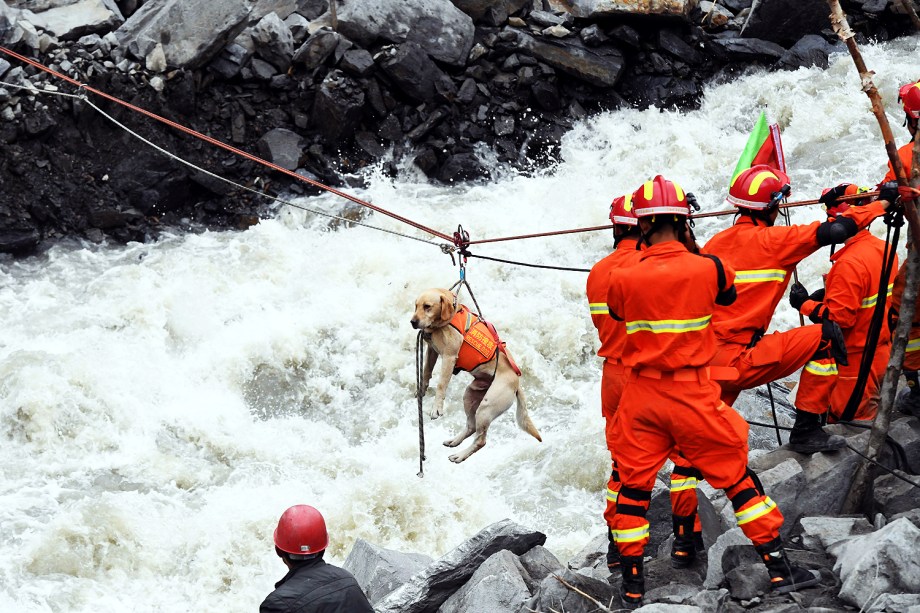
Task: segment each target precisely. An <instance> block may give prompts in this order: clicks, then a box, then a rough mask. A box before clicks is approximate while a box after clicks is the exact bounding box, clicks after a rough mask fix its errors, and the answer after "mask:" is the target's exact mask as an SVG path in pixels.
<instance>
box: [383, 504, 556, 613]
mask: <svg viewBox="0 0 920 613" xmlns="http://www.w3.org/2000/svg"><path fill="white" fill-rule="evenodd" d="M545 541H546V535H544V534H542V533H540V532H536V531H534V530H529V529H527V528H524V527H523V526H520V525H518V524H515V523H514V522H512V521H511V520H509V519H505V520H502V521H500V522H496V523H494V524H492V525H490V526H488V527H486V528H484V529H483V530H482V531H480V532H479V533H478V534H476V535H475V536H473V537H472V538H470V539H468V540H467V541H465V542H464V543H462V544H461V545H460V546H459V547H457V548H456V549H453V550H452V551H449V552H448V553H446V554H445V555H444V556H443V557H441V558H440V559H439V560H437V561H436V562H434V563H433V564H431V565H429V566H428V568H426V569H425V570H423V571H422V572H420V573H418V574H416V575H415V576H414V577H413V578H412V579H411V580H410V581H409V582H408V583H406V584H405V585H403V586H402V587H399V588H397V589H396V590H395V591H394V592H393V593H391V594H389V595H388V596H387V597H386V598H384V599H383V600H382V601H380V602H378V603H377V606H376V607H375V609H374V610H375V611H376V613H423V612H428V611H434V610H436V609H437V608H438V607H439V606H440V605H441V604H442V603H443V602H444V601H445V600H447V599H448V598H449V597H450V595H451V594H452V593H454V592H455V591H456V590H457V589H458V588H459V587H460V586H461V585H463V584H464V583H466V582H467V581H468V580H469V578H470V577H472V576H473V573H474V572H475V571H476V569H477V568H479V566H480V565H481V564H482V562H483V561H485V560H486V559H488V558H489V557H490V556H491V555H492V554H494V553H496V552H498V551H501V550H503V549H507V550H508V551H510V552H512V553H515V554H518V555H520V554H522V553H524V552H525V551H528V550H530V549H531V548H533V547H534V546H535V545H542V544H543V543H544V542H545Z"/></svg>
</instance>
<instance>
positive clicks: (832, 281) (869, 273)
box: [795, 230, 897, 419]
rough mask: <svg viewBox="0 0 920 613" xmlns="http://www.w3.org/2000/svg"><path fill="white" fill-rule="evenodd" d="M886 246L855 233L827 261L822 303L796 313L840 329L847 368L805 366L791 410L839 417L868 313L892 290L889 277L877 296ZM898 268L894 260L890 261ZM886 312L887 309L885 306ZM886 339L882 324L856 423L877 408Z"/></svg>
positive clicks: (854, 371) (888, 346)
mask: <svg viewBox="0 0 920 613" xmlns="http://www.w3.org/2000/svg"><path fill="white" fill-rule="evenodd" d="M884 250H885V241H883V240H881V239H880V238H878V237H875V236H873V235H872V234H870V233H869V232H868V231H865V230H864V231H862V232H859V233H858V234H857V235H856V236H854V237H853V238H851V239H850V240H849V241H847V243H846V244H845V245H844V246H843V248H841V249H839V250H837V252H836V253H834V255H832V256H831V263H832V266H831V270H830V272H829V273H828V274H827V280H826V289H825V293H824V302H815V301H813V300H808V301H806V302H805V304H803V305H802V308H801V309H800V311H801V312H802V313H803V314H805V315H809V316H811V315H815V316H823V315H825V314H826V315H827V316H828V317H829V318H830V319H832V320H834V321H835V322H837V323H838V324H839V325H840V328H841V329H842V330H843V338H844V341H845V343H846V346H847V361H848V362H849V364H848V365H847V366H843V365H838V364H831V363H828V362H827V361H826V360H823V359H816V360H813V361H811V362H809V363H808V364H807V365H806V366H805V370H804V371H802V379H801V381H800V382H799V392H798V394H797V395H796V403H795V404H796V407H798V408H800V409H802V410H803V411H808V412H809V413H824V412H825V411H827V410H828V409H830V412H831V416H832V417H834V418H838V419H839V417H840V415H842V414H843V410H844V409H845V408H846V404H847V400H849V398H850V394H851V393H852V392H853V389H854V388H855V386H856V377H857V376H858V375H859V364H860V361H861V360H862V354H863V350H864V349H865V346H866V334H867V332H868V330H869V324H870V323H871V320H872V312H873V311H874V310H875V305H876V303H877V302H878V300H879V299H881V300H885V301H886V302H887V301H888V300H889V298H890V297H891V292H892V289H893V287H894V276H895V275H894V272H893V271H892V273H891V275H890V276H889V278H888V281H887V283H886V288H887V291H886V292H885V294H884V295H883V296H881V297H879V281H880V278H881V274H882V256H883V253H884ZM895 266H897V259H896V260H895ZM886 308H887V307H886ZM890 350H891V334H890V333H889V331H888V326H887V325H882V329H881V331H880V333H879V340H878V346H877V347H876V349H875V359H874V360H873V362H872V370H871V373H870V375H869V379H868V381H867V382H866V389H865V393H864V395H863V398H862V402H861V403H860V405H859V409H858V410H857V412H856V415H855V417H854V418H855V419H873V418H874V417H875V414H876V412H877V409H878V401H879V395H878V390H879V385H880V383H881V378H882V376H883V375H884V370H885V366H886V365H887V363H888V355H889V352H890Z"/></svg>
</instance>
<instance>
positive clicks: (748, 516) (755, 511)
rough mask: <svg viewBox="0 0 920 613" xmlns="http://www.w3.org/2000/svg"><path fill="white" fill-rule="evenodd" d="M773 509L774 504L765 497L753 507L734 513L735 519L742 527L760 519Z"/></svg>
mask: <svg viewBox="0 0 920 613" xmlns="http://www.w3.org/2000/svg"><path fill="white" fill-rule="evenodd" d="M775 508H776V503H775V502H773V501H772V500H770V497H769V496H767V497H766V498H764V499H763V500H762V501H760V502H758V503H757V504H755V505H754V506H752V507H749V508H747V509H745V510H743V511H740V512H738V513H735V518H736V519H737V520H738V525H739V526H742V525H744V524H746V523H749V522H752V521H754V520H755V519H760V518H761V517H763V516H764V515H766V514H767V513H769V512H770V511H772V510H773V509H775Z"/></svg>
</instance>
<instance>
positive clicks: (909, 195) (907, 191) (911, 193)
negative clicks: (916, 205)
mask: <svg viewBox="0 0 920 613" xmlns="http://www.w3.org/2000/svg"><path fill="white" fill-rule="evenodd" d="M898 193H899V194H900V195H901V199H902V200H917V199H918V198H920V189H917V188H916V187H910V186H909V185H899V186H898Z"/></svg>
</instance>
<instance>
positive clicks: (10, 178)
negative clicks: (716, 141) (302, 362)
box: [0, 0, 910, 253]
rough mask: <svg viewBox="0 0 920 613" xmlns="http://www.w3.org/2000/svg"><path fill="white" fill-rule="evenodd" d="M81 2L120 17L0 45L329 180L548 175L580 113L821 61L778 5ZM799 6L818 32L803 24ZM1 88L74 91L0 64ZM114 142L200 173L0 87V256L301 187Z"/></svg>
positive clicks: (257, 208)
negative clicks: (393, 161) (87, 28)
mask: <svg viewBox="0 0 920 613" xmlns="http://www.w3.org/2000/svg"><path fill="white" fill-rule="evenodd" d="M92 1H93V2H96V1H98V2H100V3H102V4H103V5H104V6H106V7H109V9H111V10H110V11H109V12H111V13H112V14H113V15H114V14H115V13H116V12H117V11H120V14H121V15H123V16H124V17H126V18H127V21H125V22H124V23H123V24H122V25H120V26H118V24H119V23H121V22H120V19H119V20H115V21H113V22H111V23H110V24H109V25H108V26H104V27H108V28H110V29H109V30H108V31H106V30H105V29H101V30H98V34H93V35H90V36H85V37H83V38H80V39H79V40H76V41H70V42H66V41H61V40H60V39H59V38H56V37H55V35H54V33H53V32H50V31H45V30H44V28H42V27H41V26H38V25H35V24H32V23H29V22H28V21H27V20H26V18H27V17H28V16H29V15H30V14H29V13H28V12H24V11H22V10H20V9H21V8H26V7H31V9H32V10H35V11H37V12H36V14H37V15H40V16H41V15H44V17H43V19H45V20H46V21H47V20H48V19H49V15H46V14H45V13H43V12H41V11H44V10H45V9H47V10H48V11H50V10H53V9H52V8H49V7H51V6H52V4H55V3H51V2H47V3H34V2H32V3H29V2H26V1H25V0H21V1H19V2H14V3H12V4H10V2H6V3H2V4H0V41H2V43H3V44H4V45H6V46H9V47H12V48H13V50H14V51H17V52H20V53H23V54H25V55H27V56H33V57H35V58H36V59H38V60H39V61H40V62H41V63H43V64H44V65H47V66H52V67H54V68H55V69H56V70H59V71H60V72H62V73H65V74H67V75H68V76H70V77H72V78H74V79H77V80H79V81H80V82H84V83H87V84H88V85H91V86H92V87H95V88H98V89H100V90H102V91H104V92H106V93H109V94H111V95H114V96H116V97H118V98H120V99H123V100H126V101H131V102H132V103H134V104H136V105H137V106H140V107H142V108H144V109H147V110H149V111H151V112H154V113H157V114H160V115H162V116H164V117H168V118H169V119H171V120H173V121H177V122H178V123H181V124H182V125H184V126H187V127H189V128H192V129H195V130H198V131H200V132H202V133H204V134H208V135H209V136H211V137H213V138H215V139H217V140H219V141H222V142H225V143H229V144H232V145H233V146H236V147H239V148H241V149H245V150H249V151H255V150H258V151H259V152H260V154H261V155H263V156H264V157H265V158H267V159H268V160H269V161H273V162H275V163H277V164H278V165H280V166H282V167H284V168H286V169H288V170H292V171H296V173H297V174H298V175H299V176H309V177H316V178H317V179H318V180H319V181H321V182H323V183H326V184H329V185H341V184H342V179H340V176H341V175H350V174H354V173H355V171H358V170H359V169H360V168H362V167H363V166H366V165H368V164H371V163H375V162H377V161H378V160H379V159H380V158H381V157H382V156H383V155H385V154H387V152H389V151H392V152H393V154H394V155H395V156H396V157H397V158H399V159H405V160H412V161H414V163H415V164H416V165H417V166H418V167H419V168H420V169H421V170H422V171H423V172H424V173H425V174H426V175H427V176H428V177H429V178H430V179H431V180H433V181H442V182H446V183H451V182H456V181H470V180H477V179H480V178H483V177H486V176H488V173H489V169H488V168H486V167H485V166H484V164H483V162H481V161H480V158H479V157H478V156H477V155H476V153H475V151H477V150H478V148H480V147H483V146H485V147H488V148H490V149H491V150H492V151H493V152H494V154H495V155H496V156H497V158H498V160H499V162H500V163H501V164H504V165H510V166H514V167H516V168H518V169H521V170H524V171H526V170H530V169H532V168H534V167H539V166H545V165H549V164H552V163H554V162H555V159H556V155H555V154H556V152H557V151H558V147H559V142H560V139H561V137H562V135H563V134H564V133H565V132H566V131H567V130H568V129H570V128H571V126H572V125H573V124H574V122H576V121H578V120H580V119H583V118H585V117H587V116H588V115H590V114H591V113H596V112H600V111H604V110H609V109H615V108H619V107H622V106H627V105H633V106H638V107H646V106H650V105H654V106H656V107H659V108H666V107H674V106H676V107H681V108H692V107H694V106H695V105H697V104H698V103H699V100H700V98H701V96H702V92H703V86H704V84H705V83H706V81H707V80H708V79H709V78H711V77H713V76H715V75H718V76H719V78H725V75H730V74H737V73H740V71H741V70H740V69H743V68H744V67H747V66H750V65H752V64H754V65H762V66H769V67H775V68H783V69H794V68H797V67H799V66H812V65H816V66H826V65H827V55H828V53H829V52H831V50H832V49H833V48H834V44H833V43H832V41H831V40H830V39H829V38H828V34H827V32H826V31H824V30H826V24H825V23H824V21H823V20H824V19H826V15H825V13H826V8H825V7H824V6H823V2H822V1H820V0H807V2H805V3H804V4H803V6H804V9H803V11H804V12H802V11H798V10H796V11H786V12H784V11H783V10H773V9H774V8H775V6H780V7H783V6H787V5H788V3H790V2H792V1H793V0H777V2H766V1H764V0H754V1H753V2H752V0H725V1H724V2H720V3H719V6H718V8H719V11H720V15H721V16H722V17H727V15H726V12H727V13H730V14H732V15H734V17H733V18H732V19H727V20H722V21H719V22H718V23H717V22H716V20H714V19H710V21H709V23H707V22H705V21H704V20H703V14H702V12H701V11H700V9H699V8H693V7H694V6H696V3H695V2H680V1H677V0H675V1H674V2H669V3H660V4H661V6H664V5H665V4H668V6H669V7H671V8H667V10H665V9H662V10H658V9H656V10H641V9H635V11H634V12H635V13H636V14H626V13H624V12H623V11H624V10H626V11H627V13H628V9H624V7H625V6H626V5H625V4H624V3H615V4H616V7H614V6H613V4H614V3H610V2H606V1H604V2H602V1H600V0H577V1H574V2H562V1H561V0H544V1H543V2H539V3H534V2H531V1H528V0H376V1H375V2H358V1H354V2H352V1H348V2H340V3H339V4H337V5H336V8H337V11H336V15H335V16H333V14H332V11H331V10H330V7H329V3H328V0H227V1H226V2H210V3H208V2H203V0H196V1H194V2H193V1H191V0H181V1H180V0H147V1H146V2H139V1H136V0H123V1H121V2H118V3H114V4H113V2H112V0H92ZM57 4H60V3H57ZM794 4H795V3H794ZM608 5H609V6H608ZM815 5H820V7H821V8H820V11H819V12H820V13H821V19H820V20H815V19H812V18H811V17H809V16H810V15H811V12H812V10H813V9H814V11H816V12H817V8H815ZM55 6H56V4H55ZM706 6H707V7H709V8H710V9H713V7H715V6H716V5H706ZM796 6H798V5H797V4H796ZM866 6H868V8H865V7H866ZM875 7H876V4H875V3H874V2H862V3H853V2H850V3H847V5H846V8H847V10H848V11H849V12H850V14H851V15H850V19H851V24H852V25H853V26H854V28H856V29H857V31H858V32H859V33H860V34H863V35H865V36H874V37H876V38H880V39H884V38H887V37H891V36H896V35H899V34H901V33H905V32H907V31H908V28H909V27H910V24H909V21H908V20H907V19H904V18H903V17H902V16H900V15H894V14H893V13H891V11H887V10H886V11H883V12H881V13H878V12H875V11H876V9H875ZM659 8H661V7H659ZM40 9H41V10H40ZM749 9H750V10H749ZM870 9H871V10H870ZM686 11H690V13H689V14H686ZM713 11H714V9H713ZM665 13H667V14H668V16H667V17H663V16H662V15H664V14H665ZM748 13H749V14H750V17H749V18H747V19H746V18H745V15H747V14H748ZM595 14H596V15H598V17H597V18H596V19H595V18H594V17H590V15H595ZM790 15H793V16H794V17H790ZM790 19H793V20H794V22H795V23H790V22H789V20H790ZM35 20H36V21H40V20H39V19H38V18H35ZM42 23H44V22H42ZM699 24H705V25H704V26H700V25H699ZM94 27H95V26H94ZM115 27H117V30H112V29H111V28H115ZM742 27H743V30H742ZM779 31H781V32H782V35H781V36H780V35H778V34H777V32H779ZM837 46H838V47H839V45H837ZM0 77H2V78H3V80H4V81H5V82H7V83H11V84H13V85H19V86H24V87H31V86H32V85H38V86H42V85H44V84H52V85H55V86H58V87H60V88H62V89H65V90H66V89H73V88H72V87H71V86H70V85H67V84H62V83H61V82H60V81H58V80H57V79H55V78H53V77H51V76H49V75H47V74H46V73H43V72H39V71H37V70H35V69H33V68H31V67H28V68H25V67H24V66H21V65H19V62H18V61H16V60H13V59H10V58H7V57H3V56H2V54H0ZM113 106H114V105H113ZM114 113H115V116H116V118H117V119H119V120H121V119H126V118H128V117H129V116H131V118H132V119H134V113H132V112H130V111H127V110H125V109H123V108H120V107H117V108H114ZM131 125H132V126H134V125H137V126H139V127H138V128H137V130H138V131H139V133H140V134H141V135H142V136H144V137H145V138H148V139H150V140H151V141H152V142H155V143H156V144H158V145H159V146H162V147H164V148H165V149H167V150H169V151H170V152H172V153H174V154H176V155H178V156H179V157H181V158H182V159H185V160H188V162H190V163H192V164H196V165H200V166H201V167H202V168H203V169H205V170H206V171H207V172H205V171H198V170H195V169H193V168H190V167H189V166H186V165H183V164H180V163H178V162H174V161H172V160H170V159H168V158H165V157H164V156H163V155H162V154H160V153H158V152H156V151H155V150H153V149H151V148H149V147H148V146H147V145H144V144H141V143H139V141H137V140H136V139H134V137H132V136H131V135H129V134H126V133H125V132H123V131H122V130H121V129H119V128H118V127H116V126H115V125H114V124H112V123H111V122H109V121H108V120H106V119H104V118H103V117H101V116H100V115H98V114H97V113H96V112H95V111H93V110H92V109H91V108H89V107H88V106H86V105H85V104H83V103H81V102H79V101H73V100H72V99H67V98H60V97H49V96H37V95H34V94H26V95H23V94H22V92H21V91H20V90H18V89H15V88H13V87H5V88H4V87H0V143H2V146H0V181H2V184H3V186H4V188H5V190H4V191H5V193H6V199H5V201H4V202H3V203H2V204H3V207H2V208H0V252H16V253H23V252H29V251H30V250H32V249H35V248H36V247H37V246H39V245H41V243H42V241H48V240H55V239H57V238H59V237H62V236H76V237H82V238H88V239H90V240H103V239H105V238H108V239H111V240H115V241H128V240H147V239H149V238H152V237H155V236H156V235H157V233H158V232H159V230H160V228H163V227H172V226H175V225H176V224H179V223H180V222H181V224H182V227H183V228H187V227H188V223H191V224H192V226H193V227H195V228H206V227H209V228H222V227H233V228H235V227H240V226H246V225H249V224H251V223H252V222H253V220H254V219H256V220H257V219H258V216H259V215H260V214H261V213H263V212H267V211H269V208H268V207H269V204H270V203H271V197H273V196H276V195H278V194H281V193H283V192H286V191H295V192H298V193H313V192H314V191H315V190H316V188H315V187H313V186H310V185H306V184H305V183H303V182H299V181H297V180H295V179H293V178H292V177H290V176H286V175H279V174H277V173H271V171H268V170H266V169H264V168H263V167H261V166H259V165H257V164H256V163H255V162H252V161H249V160H245V159H242V158H239V157H237V156H235V155H233V154H231V153H229V152H226V151H224V150H222V149H219V148H217V147H215V146H214V145H212V144H204V143H202V142H200V141H196V140H194V139H191V138H188V137H184V136H183V137H180V136H179V135H178V134H177V133H176V132H174V131H173V130H172V129H170V128H166V127H165V126H162V125H161V124H158V123H156V122H155V121H153V120H147V119H139V120H138V121H137V122H132V123H131ZM282 135H283V136H282ZM88 152H91V153H89V154H88ZM393 168H395V166H393ZM208 173H214V174H217V175H220V176H221V177H224V178H225V179H227V181H233V182H236V183H240V184H245V185H251V184H253V182H254V181H255V180H256V179H257V178H258V180H259V181H260V182H261V185H262V186H264V187H266V189H265V193H266V195H267V197H260V196H257V195H255V194H253V193H251V192H248V191H240V190H239V189H238V188H236V187H234V186H233V185H232V184H230V183H228V182H227V181H222V180H220V179H217V178H214V177H213V176H211V175H209V174H208ZM266 173H268V174H267V175H266ZM64 186H66V188H65V187H64ZM90 230H92V232H90Z"/></svg>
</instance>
